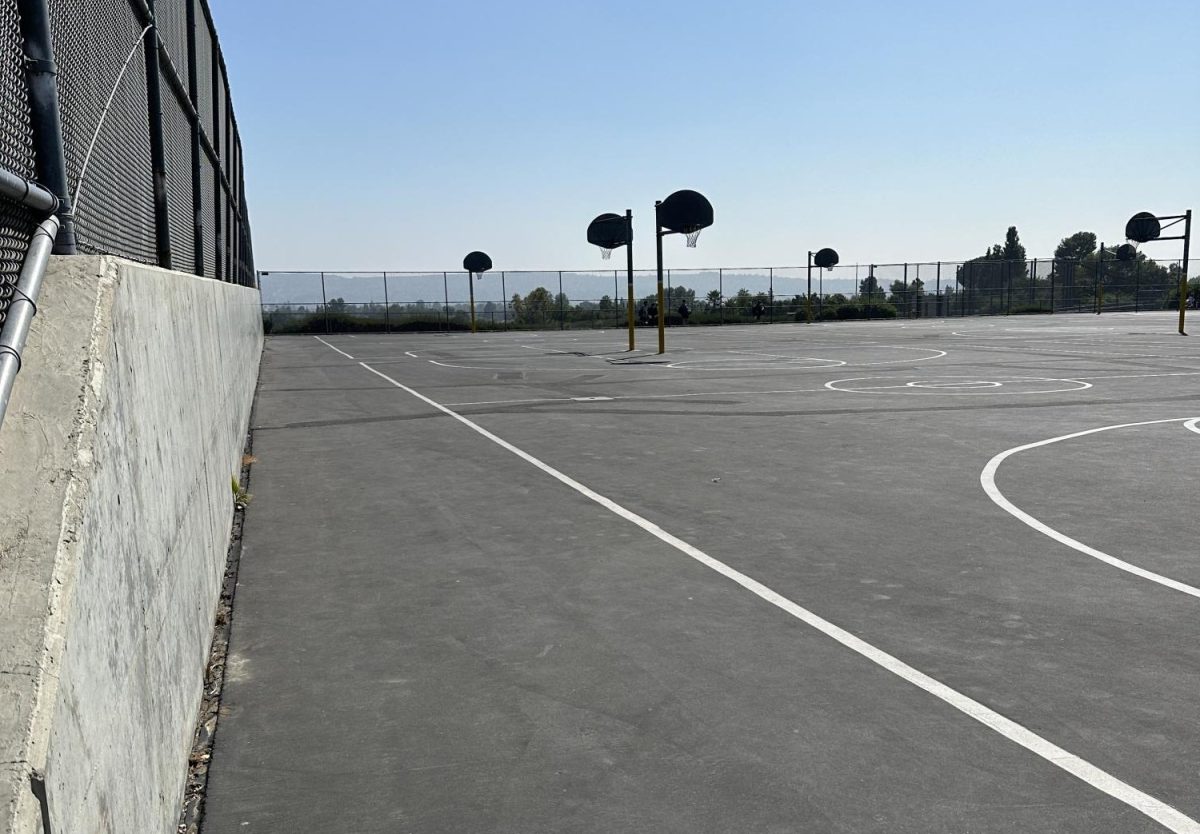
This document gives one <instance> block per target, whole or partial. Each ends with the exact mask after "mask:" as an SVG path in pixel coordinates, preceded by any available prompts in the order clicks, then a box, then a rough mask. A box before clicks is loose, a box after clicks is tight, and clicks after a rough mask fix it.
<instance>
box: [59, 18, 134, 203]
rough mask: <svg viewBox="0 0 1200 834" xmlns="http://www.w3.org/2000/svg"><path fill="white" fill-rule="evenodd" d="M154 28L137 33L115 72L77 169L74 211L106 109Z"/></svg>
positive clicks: (72, 199)
mask: <svg viewBox="0 0 1200 834" xmlns="http://www.w3.org/2000/svg"><path fill="white" fill-rule="evenodd" d="M153 28H154V24H150V25H149V26H147V27H146V28H145V29H143V30H142V34H140V35H138V38H137V40H136V41H134V44H133V48H132V49H130V50H129V57H127V58H126V59H125V63H124V64H123V65H122V66H121V71H120V72H119V73H117V80H116V83H114V84H113V88H112V92H111V93H109V94H108V102H107V103H106V104H105V105H104V110H103V111H102V112H101V113H100V121H99V122H97V123H96V132H95V133H94V134H92V141H91V142H90V143H89V144H88V149H87V153H86V154H85V155H84V157H83V167H81V168H80V169H79V179H78V180H77V181H76V182H75V195H74V196H73V197H72V198H71V207H72V210H74V211H76V212H77V211H79V195H80V193H82V192H83V179H84V177H85V176H86V175H87V169H88V163H89V162H91V161H92V151H93V150H95V149H96V141H97V140H98V139H99V138H100V131H101V129H102V128H103V127H104V120H105V119H106V118H108V111H109V110H111V109H112V103H113V99H115V98H116V97H117V90H119V89H120V88H121V80H122V79H123V78H124V77H125V71H126V70H127V69H129V64H130V62H131V61H133V56H134V55H136V54H137V51H138V48H139V47H140V46H141V45H142V42H143V41H144V40H145V39H146V33H147V32H149V31H150V30H151V29H153Z"/></svg>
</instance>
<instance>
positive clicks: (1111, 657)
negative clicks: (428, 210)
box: [204, 313, 1200, 834]
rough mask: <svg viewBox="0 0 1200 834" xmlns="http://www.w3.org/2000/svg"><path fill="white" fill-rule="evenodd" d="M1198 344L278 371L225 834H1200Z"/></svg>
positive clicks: (388, 353) (317, 364) (223, 765)
mask: <svg viewBox="0 0 1200 834" xmlns="http://www.w3.org/2000/svg"><path fill="white" fill-rule="evenodd" d="M1174 325H1175V320H1174V317H1173V316H1171V315H1169V314H1146V313H1143V314H1137V315H1134V314H1106V315H1104V316H1083V315H1057V316H1046V317H1037V318H1033V317H1030V318H1019V317H1013V318H1006V319H937V320H922V321H908V322H864V323H838V324H828V325H799V324H787V325H771V326H766V325H763V326H741V327H725V328H687V329H672V330H670V331H669V332H668V334H667V340H668V351H667V353H666V354H665V355H663V356H658V355H655V354H654V353H650V352H641V351H638V352H633V353H630V352H627V351H625V350H624V347H625V340H626V336H625V334H624V333H623V332H621V331H605V332H601V331H565V332H545V333H480V334H477V335H474V336H472V335H470V334H454V335H434V334H413V335H389V336H383V335H359V336H347V335H333V336H326V337H321V338H320V339H317V338H313V337H277V338H272V339H269V340H268V342H267V347H266V353H265V355H264V364H263V370H262V378H261V384H260V391H259V396H258V402H257V407H256V412H255V416H254V450H255V455H256V456H257V457H258V459H259V462H258V463H256V464H255V466H254V469H253V474H252V483H251V491H252V492H253V493H254V495H255V499H254V503H253V504H252V505H251V507H250V510H249V513H248V516H247V521H246V526H245V538H244V553H243V557H242V566H241V572H240V576H239V586H238V592H237V600H236V604H235V613H234V625H233V638H232V646H231V657H230V663H229V671H228V673H227V681H226V688H225V695H224V699H223V715H222V718H221V723H220V728H219V730H218V733H217V746H216V751H215V756H214V761H213V765H212V769H211V777H210V792H209V800H208V809H207V822H206V824H205V828H204V830H205V831H206V832H210V834H211V833H212V832H216V833H218V834H223V832H255V831H260V832H266V831H270V832H274V831H293V830H313V831H338V832H340V831H346V832H350V831H354V832H374V831H379V832H399V831H413V832H434V831H436V832H443V831H444V832H451V831H454V832H460V831H481V832H482V831H486V832H512V833H513V834H516V833H517V832H565V831H570V832H613V831H629V832H633V831H639V832H640V831H672V832H674V831H679V832H683V831H689V832H694V831H712V832H728V831H756V832H757V831H769V832H825V831H829V832H860V831H872V832H874V831H878V832H899V831H903V832H997V831H999V832H1076V831H1078V832H1108V831H1113V832H1118V831H1119V832H1152V831H1186V832H1200V824H1198V823H1197V822H1196V820H1197V819H1200V791H1198V790H1197V785H1198V784H1200V709H1198V704H1197V698H1198V696H1197V692H1200V646H1198V645H1197V640H1196V634H1195V626H1194V624H1195V622H1196V621H1197V614H1198V613H1200V548H1198V547H1197V544H1196V523H1195V520H1194V519H1195V509H1194V499H1193V497H1192V492H1193V490H1194V485H1195V483H1196V473H1197V464H1198V462H1200V396H1198V394H1200V344H1198V343H1196V342H1195V341H1194V339H1195V338H1197V337H1188V338H1183V337H1181V336H1179V335H1178V334H1176V333H1175V327H1174ZM638 339H639V346H640V347H645V348H650V349H651V350H652V345H653V344H654V333H653V331H649V330H639V331H638Z"/></svg>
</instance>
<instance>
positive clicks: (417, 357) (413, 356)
mask: <svg viewBox="0 0 1200 834" xmlns="http://www.w3.org/2000/svg"><path fill="white" fill-rule="evenodd" d="M404 355H405V356H411V357H412V358H413V359H419V358H420V357H419V356H417V355H416V354H415V353H413V352H412V351H411V350H406V351H404Z"/></svg>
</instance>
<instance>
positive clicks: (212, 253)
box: [200, 154, 217, 278]
mask: <svg viewBox="0 0 1200 834" xmlns="http://www.w3.org/2000/svg"><path fill="white" fill-rule="evenodd" d="M216 193H217V190H216V182H215V180H214V175H213V166H212V163H211V162H210V161H209V159H208V154H201V155H200V205H201V209H200V211H201V218H202V222H203V223H204V275H205V277H206V278H216V277H217V230H216V221H215V220H214V214H215V212H216V210H217V203H216Z"/></svg>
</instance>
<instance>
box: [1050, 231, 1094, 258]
mask: <svg viewBox="0 0 1200 834" xmlns="http://www.w3.org/2000/svg"><path fill="white" fill-rule="evenodd" d="M1095 251H1096V233H1095V232H1076V233H1075V234H1073V235H1071V236H1069V237H1064V238H1063V239H1062V240H1060V241H1059V242H1058V246H1056V247H1054V259H1055V260H1069V261H1081V260H1083V259H1084V258H1086V257H1087V256H1088V255H1091V254H1094V253H1095Z"/></svg>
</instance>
